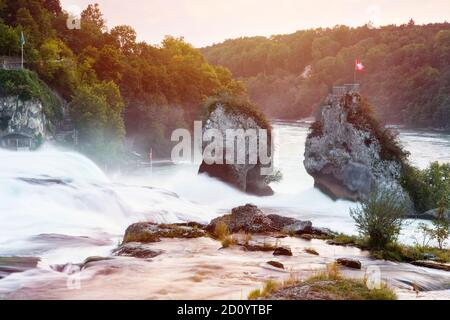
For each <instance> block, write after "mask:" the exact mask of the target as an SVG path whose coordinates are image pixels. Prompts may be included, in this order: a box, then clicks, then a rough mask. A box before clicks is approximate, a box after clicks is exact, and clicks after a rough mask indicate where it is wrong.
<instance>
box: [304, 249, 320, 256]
mask: <svg viewBox="0 0 450 320" xmlns="http://www.w3.org/2000/svg"><path fill="white" fill-rule="evenodd" d="M304 250H305V252H306V253H308V254H312V255H313V256H318V255H319V253H318V252H317V251H316V250H315V249H313V248H305V249H304Z"/></svg>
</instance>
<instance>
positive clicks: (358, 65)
mask: <svg viewBox="0 0 450 320" xmlns="http://www.w3.org/2000/svg"><path fill="white" fill-rule="evenodd" d="M355 70H356V71H364V65H363V64H362V62H361V61H359V60H358V59H356V60H355Z"/></svg>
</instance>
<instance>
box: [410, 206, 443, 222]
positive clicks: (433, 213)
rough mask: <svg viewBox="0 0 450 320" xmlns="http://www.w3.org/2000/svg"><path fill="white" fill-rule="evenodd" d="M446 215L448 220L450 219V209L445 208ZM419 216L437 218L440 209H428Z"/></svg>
mask: <svg viewBox="0 0 450 320" xmlns="http://www.w3.org/2000/svg"><path fill="white" fill-rule="evenodd" d="M444 215H445V217H446V219H447V220H448V221H450V210H448V209H447V210H445V211H444ZM417 217H418V218H421V219H431V220H433V219H436V218H437V217H438V209H431V210H428V211H427V212H425V213H423V214H419V215H417Z"/></svg>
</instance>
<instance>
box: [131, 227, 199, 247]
mask: <svg viewBox="0 0 450 320" xmlns="http://www.w3.org/2000/svg"><path fill="white" fill-rule="evenodd" d="M205 235H206V232H205V231H204V230H203V229H200V228H199V227H197V226H189V225H187V224H155V223H152V222H138V223H135V224H132V225H131V226H129V227H128V228H127V230H126V231H125V236H124V237H123V243H129V242H141V243H151V242H159V241H161V238H189V239H190V238H200V237H204V236H205Z"/></svg>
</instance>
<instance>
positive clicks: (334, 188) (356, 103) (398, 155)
mask: <svg viewBox="0 0 450 320" xmlns="http://www.w3.org/2000/svg"><path fill="white" fill-rule="evenodd" d="M405 157H406V154H405V153H404V152H403V151H402V149H401V147H400V146H399V145H398V142H397V140H396V137H395V135H394V134H393V133H392V132H390V131H388V130H386V129H384V128H382V127H381V126H380V125H379V124H378V123H377V122H376V120H374V118H373V116H372V115H371V112H370V107H369V106H368V104H367V103H366V102H364V101H363V99H362V98H361V96H360V95H359V94H356V93H354V94H347V95H344V96H343V97H342V98H341V99H340V100H335V101H330V104H329V105H327V106H325V107H323V108H322V110H321V113H320V116H319V119H318V120H317V122H315V123H314V124H313V125H312V127H311V132H310V134H309V136H308V138H307V141H306V147H305V160H304V165H305V168H306V170H307V172H308V173H309V174H310V175H311V176H313V177H314V180H315V184H316V187H318V188H320V189H321V190H322V191H324V192H325V193H327V194H328V195H330V196H332V197H333V198H342V199H349V200H353V201H356V200H361V199H364V198H365V197H366V196H367V195H368V194H369V193H370V192H372V191H374V190H375V188H392V189H395V190H400V192H402V193H404V192H403V189H402V188H401V187H400V185H399V182H398V179H399V177H400V174H401V168H402V162H403V160H404V158H405Z"/></svg>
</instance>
